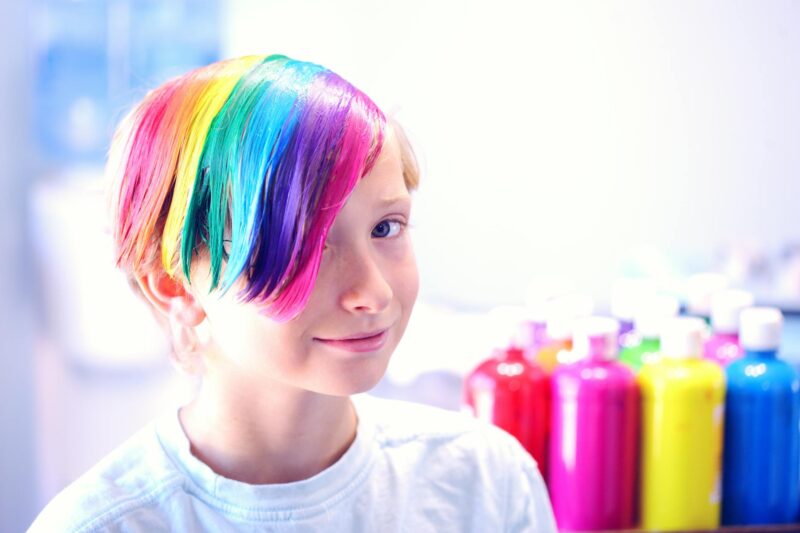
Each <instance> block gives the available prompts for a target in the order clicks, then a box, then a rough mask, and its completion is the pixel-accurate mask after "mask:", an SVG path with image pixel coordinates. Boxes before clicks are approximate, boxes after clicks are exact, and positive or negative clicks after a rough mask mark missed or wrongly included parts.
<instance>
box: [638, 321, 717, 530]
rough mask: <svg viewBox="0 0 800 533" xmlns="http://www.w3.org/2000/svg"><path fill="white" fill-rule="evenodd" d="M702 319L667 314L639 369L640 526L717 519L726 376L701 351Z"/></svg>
mask: <svg viewBox="0 0 800 533" xmlns="http://www.w3.org/2000/svg"><path fill="white" fill-rule="evenodd" d="M705 327H706V325H705V322H704V321H703V320H702V319H699V318H689V317H682V318H675V319H672V320H670V321H669V322H668V323H667V324H665V326H664V328H663V333H662V337H661V358H660V359H659V360H658V361H656V362H655V363H652V364H648V365H645V366H643V367H642V370H641V372H640V373H639V384H640V387H641V395H642V439H641V446H642V448H641V458H642V461H641V476H642V477H641V486H642V492H641V498H642V500H641V502H642V505H641V518H642V520H641V525H642V528H643V529H645V530H663V531H667V530H673V531H674V530H681V529H706V528H708V529H714V528H716V527H718V525H719V518H720V516H719V515H720V483H721V462H722V425H723V420H724V397H725V377H724V375H723V371H722V369H721V368H720V367H719V366H718V365H716V364H714V363H711V362H710V361H706V360H704V359H701V358H700V354H701V352H702V348H703V345H702V336H703V332H704V330H705Z"/></svg>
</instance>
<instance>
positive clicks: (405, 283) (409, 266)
mask: <svg viewBox="0 0 800 533" xmlns="http://www.w3.org/2000/svg"><path fill="white" fill-rule="evenodd" d="M392 268H393V271H394V273H393V283H392V285H393V287H392V288H393V291H394V294H395V296H396V297H397V299H398V300H399V301H400V303H401V305H402V306H403V308H404V309H403V310H404V311H405V312H406V313H410V312H411V307H413V305H414V302H415V301H416V300H417V293H418V292H419V271H418V270H417V261H416V258H415V257H414V249H413V248H412V247H411V245H410V244H409V246H408V249H407V251H406V253H404V254H403V256H402V258H398V261H397V262H395V263H394V264H393V267H392Z"/></svg>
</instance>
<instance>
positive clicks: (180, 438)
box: [29, 395, 556, 533]
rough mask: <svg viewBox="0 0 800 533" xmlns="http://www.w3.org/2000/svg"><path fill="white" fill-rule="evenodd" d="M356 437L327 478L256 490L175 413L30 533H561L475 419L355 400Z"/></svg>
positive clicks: (521, 465) (116, 455) (502, 437)
mask: <svg viewBox="0 0 800 533" xmlns="http://www.w3.org/2000/svg"><path fill="white" fill-rule="evenodd" d="M353 403H354V405H355V408H356V412H357V415H358V429H357V432H356V437H355V439H354V441H353V443H352V445H351V446H350V448H348V449H347V451H346V452H345V453H344V455H343V456H342V457H341V458H340V459H339V460H338V461H337V462H336V463H335V464H333V465H332V466H330V467H329V468H327V469H325V470H323V471H322V472H320V473H319V474H317V475H315V476H313V477H311V478H309V479H305V480H303V481H297V482H293V483H285V484H273V485H250V484H247V483H242V482H239V481H234V480H231V479H228V478H225V477H222V476H220V475H218V474H215V473H214V472H213V471H212V470H211V469H210V468H209V467H208V466H207V465H205V464H204V463H202V462H201V461H200V460H198V459H197V458H196V457H194V456H193V455H192V453H191V452H190V449H189V440H188V439H187V437H186V435H185V433H184V432H183V429H182V427H181V424H180V422H179V419H178V414H177V411H176V410H171V411H170V412H169V413H168V414H167V415H166V416H164V417H162V418H160V419H157V420H156V421H154V422H153V423H151V424H150V425H148V426H146V427H145V428H144V429H142V430H141V431H140V432H139V433H137V434H136V435H135V436H133V437H132V438H131V439H130V440H128V441H127V442H126V443H125V444H123V445H122V446H121V447H120V448H118V449H117V450H116V451H114V452H113V453H111V454H110V455H109V456H108V457H106V458H105V459H103V460H102V461H101V462H100V463H99V464H97V465H96V466H95V467H94V468H92V469H91V470H90V471H89V472H87V473H86V474H84V475H83V476H82V477H81V478H80V479H78V480H77V481H76V482H74V483H73V484H71V485H70V486H69V487H67V488H66V489H65V490H64V491H62V492H61V493H60V494H59V495H58V496H56V498H54V499H53V501H51V502H50V504H48V505H47V507H46V508H45V509H44V511H42V513H41V514H40V515H39V517H38V518H37V519H36V521H34V523H33V525H32V526H31V529H30V530H29V531H31V532H47V533H54V532H59V531H69V532H78V531H80V532H89V531H120V532H148V533H153V532H157V531H214V532H223V531H304V532H306V531H324V532H329V531H341V532H348V533H351V532H361V531H363V532H381V533H383V532H393V531H409V532H414V533H418V532H427V531H431V532H437V533H441V532H449V531H454V532H468V531H474V532H480V533H486V532H490V531H491V532H501V531H535V532H541V533H550V532H553V533H554V532H555V531H556V526H555V521H554V519H553V513H552V509H551V507H550V502H549V499H548V496H547V489H546V487H545V485H544V482H543V480H542V476H541V475H540V473H539V470H538V468H537V467H536V463H535V462H534V460H533V459H532V458H531V456H530V455H529V454H528V453H527V452H526V451H525V450H524V449H523V448H522V447H521V446H520V444H519V443H518V442H517V441H516V439H514V438H513V437H512V436H510V435H509V434H508V433H505V432H504V431H502V430H500V429H497V428H495V427H493V426H490V425H489V424H486V423H484V422H480V421H478V420H475V419H473V418H471V417H469V416H468V415H465V414H461V413H453V412H449V411H445V410H442V409H437V408H433V407H428V406H424V405H418V404H413V403H409V402H401V401H396V400H384V399H378V398H373V397H369V396H365V395H359V396H354V397H353Z"/></svg>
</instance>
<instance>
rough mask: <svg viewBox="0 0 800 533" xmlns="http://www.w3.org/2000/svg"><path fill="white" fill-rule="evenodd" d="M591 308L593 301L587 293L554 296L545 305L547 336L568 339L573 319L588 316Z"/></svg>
mask: <svg viewBox="0 0 800 533" xmlns="http://www.w3.org/2000/svg"><path fill="white" fill-rule="evenodd" d="M593 310H594V301H593V300H592V297H591V296H589V295H588V294H582V293H577V292H576V293H572V294H565V295H563V296H559V297H557V298H554V299H553V300H551V301H550V303H549V304H548V306H547V337H548V338H549V339H552V340H567V339H570V338H571V337H572V326H573V323H574V322H575V319H576V318H579V317H586V316H589V315H591V314H592V311H593Z"/></svg>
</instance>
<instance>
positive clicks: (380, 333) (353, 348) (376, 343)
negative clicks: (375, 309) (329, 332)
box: [314, 328, 389, 353]
mask: <svg viewBox="0 0 800 533" xmlns="http://www.w3.org/2000/svg"><path fill="white" fill-rule="evenodd" d="M388 338H389V328H386V329H381V330H377V331H372V332H367V333H358V334H356V335H352V336H348V337H345V338H341V339H319V338H314V340H315V341H317V342H319V343H322V344H324V345H326V346H329V347H331V348H337V349H339V350H343V351H346V352H356V353H365V352H374V351H377V350H380V349H381V348H383V346H384V344H386V340H387V339H388Z"/></svg>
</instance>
